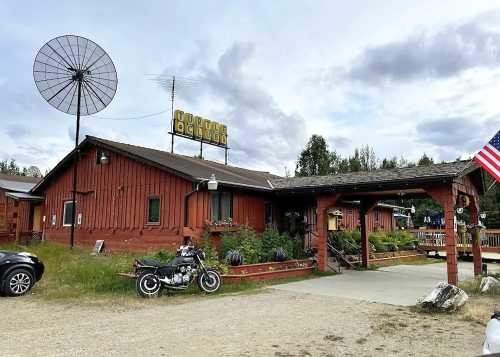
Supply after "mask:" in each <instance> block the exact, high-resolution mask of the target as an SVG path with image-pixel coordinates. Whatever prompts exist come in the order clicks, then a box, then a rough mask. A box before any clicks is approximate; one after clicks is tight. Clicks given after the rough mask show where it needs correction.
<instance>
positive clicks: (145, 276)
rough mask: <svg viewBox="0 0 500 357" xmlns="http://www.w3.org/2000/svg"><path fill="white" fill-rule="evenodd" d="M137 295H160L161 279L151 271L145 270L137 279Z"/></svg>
mask: <svg viewBox="0 0 500 357" xmlns="http://www.w3.org/2000/svg"><path fill="white" fill-rule="evenodd" d="M135 289H136V291H137V295H139V296H141V297H143V298H154V297H158V295H159V294H160V290H161V281H160V280H159V279H158V277H157V276H156V275H155V274H153V273H150V272H143V273H141V274H140V275H139V277H138V278H137V279H136V281H135Z"/></svg>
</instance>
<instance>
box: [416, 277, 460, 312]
mask: <svg viewBox="0 0 500 357" xmlns="http://www.w3.org/2000/svg"><path fill="white" fill-rule="evenodd" d="M468 299H469V296H468V295H467V293H466V292H465V291H463V290H462V289H460V288H458V287H456V286H455V285H452V284H448V283H444V282H441V283H438V284H437V285H436V286H435V287H434V289H433V290H432V291H431V292H430V294H429V295H427V296H426V297H425V298H424V299H423V300H422V302H421V304H422V306H423V307H424V308H426V309H429V310H443V311H444V310H446V311H454V310H456V309H458V308H459V307H460V306H462V305H464V304H465V302H466V301H467V300H468Z"/></svg>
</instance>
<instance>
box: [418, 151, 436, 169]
mask: <svg viewBox="0 0 500 357" xmlns="http://www.w3.org/2000/svg"><path fill="white" fill-rule="evenodd" d="M432 164H434V159H433V158H432V157H430V156H427V154H426V153H425V152H424V155H422V157H421V158H420V159H418V161H417V166H429V165H432Z"/></svg>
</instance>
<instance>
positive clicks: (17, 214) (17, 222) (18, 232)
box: [14, 201, 21, 244]
mask: <svg viewBox="0 0 500 357" xmlns="http://www.w3.org/2000/svg"><path fill="white" fill-rule="evenodd" d="M14 205H15V207H16V208H17V211H16V244H18V243H19V242H20V241H21V224H20V219H19V202H18V201H14Z"/></svg>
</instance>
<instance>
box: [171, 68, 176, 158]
mask: <svg viewBox="0 0 500 357" xmlns="http://www.w3.org/2000/svg"><path fill="white" fill-rule="evenodd" d="M174 98H175V76H172V96H171V102H172V120H171V122H170V132H171V133H172V134H171V136H172V143H171V144H170V152H171V153H172V154H173V153H174Z"/></svg>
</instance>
